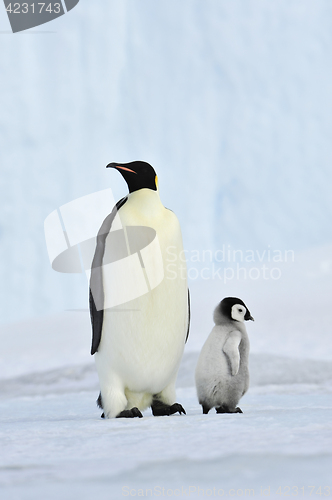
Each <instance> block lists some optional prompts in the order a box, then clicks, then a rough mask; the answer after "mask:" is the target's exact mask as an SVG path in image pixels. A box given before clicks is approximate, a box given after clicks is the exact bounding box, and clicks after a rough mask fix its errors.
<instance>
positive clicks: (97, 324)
mask: <svg viewBox="0 0 332 500" xmlns="http://www.w3.org/2000/svg"><path fill="white" fill-rule="evenodd" d="M127 200H128V197H125V198H122V199H121V200H120V201H118V202H117V204H116V205H115V207H114V208H113V210H112V212H111V213H110V214H109V215H108V216H107V217H106V219H105V220H104V222H103V223H102V225H101V228H100V229H99V231H98V235H97V246H96V251H95V254H94V257H93V261H92V266H91V278H90V300H89V304H90V317H91V325H92V345H91V354H95V353H96V352H97V351H98V347H99V343H100V339H101V332H102V328H103V320H104V310H103V309H100V310H97V307H96V303H97V304H103V302H104V287H103V274H102V264H103V257H104V253H105V241H106V237H107V235H108V233H109V232H110V230H111V227H112V223H113V220H114V218H115V216H116V214H117V211H118V210H119V209H120V208H121V207H122V206H123V205H124V204H125V203H126V201H127Z"/></svg>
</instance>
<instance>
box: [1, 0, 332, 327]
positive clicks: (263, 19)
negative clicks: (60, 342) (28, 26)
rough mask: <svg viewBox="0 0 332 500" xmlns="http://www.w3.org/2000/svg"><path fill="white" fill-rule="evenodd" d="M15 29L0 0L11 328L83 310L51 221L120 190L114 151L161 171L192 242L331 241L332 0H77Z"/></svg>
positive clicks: (81, 288) (257, 245)
mask: <svg viewBox="0 0 332 500" xmlns="http://www.w3.org/2000/svg"><path fill="white" fill-rule="evenodd" d="M9 30H10V26H9V22H8V19H7V17H6V13H5V10H4V8H2V7H1V6H0V75H1V78H0V100H1V101H0V130H1V133H0V141H1V142H0V162H1V163H0V164H1V176H0V182H1V187H0V200H1V210H0V241H1V245H0V252H1V256H0V257H1V258H0V262H1V264H0V283H1V296H0V301H1V304H2V314H1V317H0V321H1V322H2V323H6V322H10V321H16V320H21V319H26V318H29V317H31V318H32V317H35V316H38V315H45V314H50V313H55V312H59V311H63V310H67V309H71V308H84V307H87V298H86V287H87V284H86V280H85V277H83V275H82V276H75V275H69V276H67V275H61V274H58V273H55V272H54V271H53V270H52V269H51V267H50V264H49V260H48V256H47V252H46V246H45V241H44V234H43V222H44V219H45V218H46V217H47V215H48V214H49V213H50V212H52V211H53V210H54V209H56V208H57V207H59V206H61V205H62V204H64V203H67V202H69V201H71V200H73V199H75V198H77V197H80V196H84V195H86V194H89V193H91V192H94V191H97V190H101V189H105V188H108V187H111V188H112V190H113V192H114V195H115V197H116V198H120V197H121V196H123V194H124V193H125V192H126V186H125V184H124V182H123V180H122V179H121V178H120V176H119V175H118V174H117V173H116V172H109V171H106V170H105V165H106V164H107V163H108V162H110V161H113V160H115V161H122V162H125V161H131V160H133V159H144V160H146V161H149V162H150V163H151V164H152V165H153V166H154V167H155V168H156V170H157V172H158V177H159V183H160V191H161V197H162V200H163V202H164V204H165V205H166V206H168V207H170V208H172V210H174V211H175V212H176V214H177V215H178V217H179V219H180V221H181V224H182V229H183V237H184V244H185V247H186V248H187V249H189V250H193V249H218V248H220V247H221V246H222V245H223V244H224V243H225V244H231V245H233V246H234V247H235V248H241V249H254V250H256V249H264V248H266V247H267V246H268V245H270V247H271V248H276V249H289V248H291V249H294V251H295V252H302V251H305V250H307V249H311V248H314V247H319V246H324V245H327V244H329V243H331V242H332V234H331V232H332V225H331V215H332V197H331V180H332V169H331V137H332V78H331V77H332V64H331V62H332V61H331V54H332V4H331V2H330V1H329V0H316V1H315V2H311V1H308V0H278V2H270V1H269V2H267V1H263V0H249V1H248V0H232V1H226V0H218V1H215V0H204V1H201V0H181V2H179V1H178V0H167V1H165V0H158V2H156V1H155V0H140V1H137V0H113V1H112V2H105V1H102V0H94V1H93V2H88V1H84V0H81V1H80V2H79V4H78V5H77V7H75V9H73V10H72V11H71V12H70V13H68V14H66V15H65V16H63V17H61V18H59V19H57V20H55V21H53V22H52V23H50V24H47V25H44V26H40V27H38V28H35V29H34V30H29V31H27V32H24V33H18V34H15V35H13V34H11V33H10V31H9ZM43 32H44V33H43ZM45 32H47V33H45ZM328 257H329V256H328Z"/></svg>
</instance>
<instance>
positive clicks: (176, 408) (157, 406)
mask: <svg viewBox="0 0 332 500" xmlns="http://www.w3.org/2000/svg"><path fill="white" fill-rule="evenodd" d="M151 408H152V413H153V415H154V416H155V417H161V416H163V415H173V414H174V413H177V412H179V413H180V415H181V414H182V413H184V414H185V415H186V410H185V409H184V408H183V406H182V405H180V403H174V404H173V405H166V404H164V403H162V402H161V401H158V400H157V399H154V400H153V402H152V405H151Z"/></svg>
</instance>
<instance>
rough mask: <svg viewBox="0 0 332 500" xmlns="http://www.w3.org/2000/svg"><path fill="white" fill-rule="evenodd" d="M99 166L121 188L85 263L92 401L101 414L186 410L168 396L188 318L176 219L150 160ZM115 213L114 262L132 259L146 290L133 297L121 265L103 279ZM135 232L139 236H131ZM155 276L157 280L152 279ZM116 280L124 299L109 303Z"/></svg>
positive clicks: (127, 273)
mask: <svg viewBox="0 0 332 500" xmlns="http://www.w3.org/2000/svg"><path fill="white" fill-rule="evenodd" d="M107 168H114V169H116V170H118V172H120V173H121V175H122V176H123V178H124V180H125V181H126V183H127V185H128V188H129V195H128V196H126V197H125V198H123V199H122V200H120V201H119V202H118V203H117V204H116V206H115V207H114V208H113V211H112V213H111V214H110V215H109V216H108V217H106V219H105V221H104V222H103V224H102V226H101V228H100V230H99V233H98V236H97V247H96V251H95V255H94V259H93V263H92V269H91V278H90V314H91V322H92V348H91V354H94V356H95V362H96V367H97V372H98V376H99V382H100V394H99V397H98V400H97V403H98V405H99V406H100V408H102V409H103V411H104V413H103V414H102V417H103V418H104V417H105V418H113V417H117V418H118V417H127V418H130V417H142V413H141V411H142V410H144V409H146V408H147V407H149V406H151V408H152V413H153V415H155V416H160V415H172V414H174V413H176V412H179V413H180V414H181V413H186V412H185V410H184V409H183V407H182V406H181V405H180V404H179V403H176V398H175V381H176V377H177V372H178V369H179V365H180V361H181V357H182V354H183V350H184V345H185V342H186V341H187V338H188V333H189V321H190V304H189V291H188V287H187V273H186V268H185V263H184V262H183V259H181V256H183V253H182V254H181V252H182V251H183V246H182V236H181V229H180V224H179V221H178V219H177V217H176V216H175V214H174V213H173V212H172V211H171V210H168V209H166V208H165V207H164V206H163V204H162V203H161V201H160V197H159V190H158V180H157V176H156V173H155V171H154V169H153V167H152V166H151V165H150V164H148V163H146V162H143V161H134V162H130V163H110V164H109V165H107ZM116 217H119V219H120V221H121V225H122V228H123V232H122V234H123V235H124V238H123V246H124V247H125V248H126V255H127V256H128V255H129V257H130V259H129V258H128V259H126V260H120V261H119V260H118V261H117V263H119V262H120V264H121V263H122V262H127V261H128V262H129V261H130V262H133V261H134V262H135V263H136V264H137V265H138V266H139V270H140V271H139V272H140V273H143V274H142V276H144V277H145V281H146V282H147V283H146V284H145V282H144V284H145V286H147V289H146V290H145V291H143V292H142V293H140V294H138V296H137V295H136V296H135V297H134V298H132V297H131V296H132V294H133V290H132V287H134V286H136V285H137V283H136V282H135V279H136V281H137V279H138V278H137V277H135V276H134V275H133V274H132V272H133V271H132V269H131V268H130V266H129V264H128V265H127V264H125V265H126V266H127V267H125V268H124V267H122V268H121V266H120V267H119V269H120V270H121V269H122V270H123V271H122V274H121V273H120V274H119V273H118V275H117V279H116V282H114V281H113V279H114V276H113V279H110V277H109V274H107V263H109V262H110V261H112V260H113V261H114V258H113V259H112V258H111V259H110V258H109V257H108V260H107V258H106V256H107V255H109V254H110V253H112V244H113V243H114V233H115V232H114V227H113V228H112V224H113V225H114V224H115V223H114V221H115V220H116ZM146 231H147V233H146ZM149 231H150V233H149ZM135 234H136V235H137V234H140V235H141V236H139V237H138V238H136V237H134V238H132V236H133V235H134V236H135ZM151 234H152V235H153V236H154V235H155V239H154V240H153V241H154V244H157V249H156V247H155V246H154V247H153V248H155V250H154V251H150V250H146V248H148V246H145V243H149V241H150V239H149V238H150V236H151ZM142 235H143V236H142ZM149 235H150V236H149ZM130 238H131V239H130ZM140 238H141V240H142V239H143V243H142V242H140V241H139V240H140ZM145 240H146V241H145ZM144 241H145V243H144ZM119 246H120V247H121V245H119ZM144 246H145V248H143V249H142V247H144ZM149 248H150V249H151V246H150V247H149ZM170 248H171V255H172V273H171V275H170V276H169V275H168V274H169V273H168V272H167V266H168V260H167V257H168V255H169V251H170V250H169V249H170ZM117 251H118V250H116V251H115V253H117ZM144 251H145V253H144ZM175 256H176V257H175ZM117 258H119V257H117ZM135 259H136V261H135ZM174 261H175V262H174ZM122 265H123V264H122ZM128 266H129V267H128ZM156 276H159V278H158V279H159V284H157V286H155V285H153V286H152V285H151V283H153V282H155V279H156ZM130 279H132V281H131V284H130ZM128 280H129V281H128ZM119 282H120V283H119ZM126 283H127V284H126ZM128 283H129V284H128ZM116 286H119V287H120V288H121V286H122V292H123V291H125V292H128V297H129V298H130V297H131V298H130V300H127V301H125V303H122V304H120V305H117V306H114V307H112V304H111V306H110V304H109V296H110V295H111V293H112V290H113V289H114V287H116ZM126 287H127V289H125V290H123V288H126ZM98 304H99V306H98Z"/></svg>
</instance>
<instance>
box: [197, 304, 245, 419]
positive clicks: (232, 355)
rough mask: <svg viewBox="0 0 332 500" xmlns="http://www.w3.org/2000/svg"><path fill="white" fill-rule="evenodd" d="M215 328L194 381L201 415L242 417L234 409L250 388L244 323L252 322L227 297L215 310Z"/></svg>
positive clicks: (201, 354)
mask: <svg viewBox="0 0 332 500" xmlns="http://www.w3.org/2000/svg"><path fill="white" fill-rule="evenodd" d="M213 320H214V322H215V326H214V327H213V329H212V331H211V333H210V335H209V337H208V338H207V340H206V342H205V344H204V345H203V348H202V351H201V353H200V356H199V358H198V362H197V367H196V373H195V379H196V390H197V396H198V401H199V403H200V404H201V405H202V409H203V413H208V412H209V411H210V409H211V408H213V407H215V408H216V412H217V413H242V410H241V409H240V408H238V407H237V404H238V402H239V400H240V398H241V397H242V396H243V395H244V394H245V393H246V392H247V390H248V387H249V371H248V357H249V339H248V335H247V331H246V327H245V325H244V321H248V320H252V321H254V318H253V317H252V316H251V314H250V311H249V309H248V308H247V306H246V305H245V303H244V302H243V301H242V300H241V299H237V298H235V297H226V298H225V299H223V300H222V301H221V302H220V303H219V304H218V305H217V307H216V308H215V310H214V314H213Z"/></svg>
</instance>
